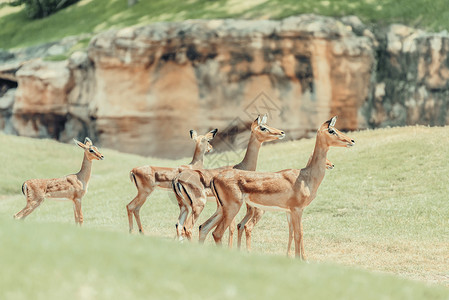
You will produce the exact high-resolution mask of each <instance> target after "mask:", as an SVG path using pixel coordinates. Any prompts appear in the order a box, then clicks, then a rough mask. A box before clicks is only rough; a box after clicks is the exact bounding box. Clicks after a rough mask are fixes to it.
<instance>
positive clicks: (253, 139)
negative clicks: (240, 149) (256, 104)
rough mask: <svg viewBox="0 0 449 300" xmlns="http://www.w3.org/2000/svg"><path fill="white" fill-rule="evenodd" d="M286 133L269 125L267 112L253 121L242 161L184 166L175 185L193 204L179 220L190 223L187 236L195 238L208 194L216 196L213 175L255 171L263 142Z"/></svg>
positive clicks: (181, 197) (180, 195) (178, 194)
mask: <svg viewBox="0 0 449 300" xmlns="http://www.w3.org/2000/svg"><path fill="white" fill-rule="evenodd" d="M284 137H285V133H284V131H282V130H279V129H276V128H273V127H270V126H268V125H267V115H266V114H265V115H264V116H262V117H260V116H258V117H257V119H256V120H254V122H253V123H252V124H251V136H250V139H249V142H248V147H247V150H246V154H245V157H244V158H243V160H242V161H241V162H240V163H239V164H237V165H234V166H225V167H221V168H216V169H209V170H202V169H198V170H184V171H182V172H181V173H180V174H179V175H178V176H177V177H176V178H175V180H174V181H173V188H174V190H175V194H176V197H177V198H178V199H179V200H178V201H183V202H184V204H185V205H186V207H189V208H191V210H192V213H191V215H190V216H189V219H188V220H187V221H186V222H185V220H186V217H187V215H188V214H189V213H190V211H188V212H185V213H184V215H182V216H180V221H179V224H180V225H183V224H184V223H186V226H185V227H184V228H183V229H184V233H185V235H186V236H187V238H189V239H191V237H192V228H193V226H194V225H195V222H196V221H197V220H198V217H199V215H200V214H201V212H202V211H203V209H204V206H205V205H206V202H207V198H208V197H213V193H212V191H211V190H210V184H209V183H210V180H211V179H212V177H213V176H215V175H217V174H219V173H220V172H222V171H223V170H226V169H240V170H249V171H255V170H256V166H257V159H258V156H259V150H260V147H261V146H262V143H264V142H269V141H273V140H277V139H283V138H284ZM217 205H218V204H217ZM204 228H206V229H207V228H208V224H203V225H201V226H200V232H201V229H202V230H203V231H204ZM180 230H181V227H178V235H179V232H180ZM233 232H234V226H231V228H230V230H229V246H230V247H232V237H233Z"/></svg>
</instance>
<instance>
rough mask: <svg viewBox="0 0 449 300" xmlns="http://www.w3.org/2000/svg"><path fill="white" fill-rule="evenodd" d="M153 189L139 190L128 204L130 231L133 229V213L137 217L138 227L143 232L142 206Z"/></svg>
mask: <svg viewBox="0 0 449 300" xmlns="http://www.w3.org/2000/svg"><path fill="white" fill-rule="evenodd" d="M152 191H153V190H149V191H140V190H139V191H138V192H137V196H136V197H135V198H134V199H133V200H132V201H131V202H129V203H128V205H127V206H126V210H127V211H128V221H129V233H132V231H133V215H134V218H135V219H136V223H137V227H138V228H139V232H140V233H143V228H142V223H141V222H140V208H141V207H142V205H143V204H144V203H145V201H146V200H147V198H148V196H149V195H150V194H151V192H152Z"/></svg>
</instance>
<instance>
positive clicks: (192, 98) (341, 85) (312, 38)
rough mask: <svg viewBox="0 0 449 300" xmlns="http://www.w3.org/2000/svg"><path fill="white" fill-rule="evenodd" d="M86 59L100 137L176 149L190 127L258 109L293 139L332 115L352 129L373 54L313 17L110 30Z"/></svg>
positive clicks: (364, 43)
mask: <svg viewBox="0 0 449 300" xmlns="http://www.w3.org/2000/svg"><path fill="white" fill-rule="evenodd" d="M89 58H90V59H91V60H92V61H93V64H94V65H95V82H96V90H95V96H94V97H93V98H94V99H95V101H96V102H97V108H98V110H97V111H96V120H97V130H98V131H99V132H100V134H99V138H100V141H101V143H102V144H103V145H106V146H108V147H118V148H119V149H120V150H123V151H133V149H141V152H140V153H141V154H155V153H171V154H174V155H180V156H181V155H186V154H187V152H185V148H186V146H189V144H188V143H189V141H188V140H187V139H186V138H185V135H186V132H188V130H189V129H191V128H195V129H197V130H199V131H201V132H202V131H206V130H209V129H211V128H215V127H217V128H219V129H221V130H222V131H223V129H225V133H229V134H230V135H235V133H236V132H242V131H243V129H244V128H245V126H246V125H248V124H249V123H250V122H251V121H252V120H253V119H254V118H255V117H256V116H257V114H258V113H264V112H268V113H269V114H270V117H271V118H270V124H271V125H273V126H276V127H279V128H282V129H283V130H285V131H286V132H287V135H288V136H289V137H290V138H291V139H296V138H300V137H304V136H308V135H309V133H310V132H313V133H314V132H315V131H316V128H317V127H318V126H319V124H320V123H322V122H323V120H326V119H327V118H329V116H330V115H339V117H340V121H339V126H340V127H341V128H345V129H350V130H351V129H352V130H354V129H357V128H358V120H357V119H358V111H359V108H360V106H361V105H362V104H363V103H364V101H366V99H367V97H368V92H369V86H370V84H369V81H370V76H371V73H370V71H371V66H372V64H373V60H374V58H373V52H372V45H371V41H370V39H369V38H367V37H359V36H356V35H355V34H354V33H353V32H352V31H351V30H350V29H348V28H347V27H346V26H344V25H343V24H342V23H341V22H339V21H336V20H334V19H331V18H324V17H316V16H302V17H295V18H288V19H285V20H283V21H236V20H220V21H217V20H215V21H186V22H182V23H160V24H156V25H154V26H147V27H142V28H126V29H122V30H120V31H109V32H106V33H103V34H100V35H98V36H96V37H95V38H94V39H93V40H92V42H91V45H90V48H89ZM236 118H237V120H236ZM231 132H232V133H231ZM246 135H247V133H246ZM229 138H231V139H238V138H235V137H229ZM116 141H121V143H120V145H116ZM225 144H226V143H223V145H225Z"/></svg>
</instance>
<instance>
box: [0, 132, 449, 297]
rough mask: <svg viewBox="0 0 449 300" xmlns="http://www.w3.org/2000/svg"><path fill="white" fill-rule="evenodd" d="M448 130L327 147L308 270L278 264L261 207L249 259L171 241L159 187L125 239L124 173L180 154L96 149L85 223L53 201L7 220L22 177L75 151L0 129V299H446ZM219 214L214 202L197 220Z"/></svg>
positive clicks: (304, 156) (267, 152) (282, 156)
mask: <svg viewBox="0 0 449 300" xmlns="http://www.w3.org/2000/svg"><path fill="white" fill-rule="evenodd" d="M337 125H338V124H337ZM448 133H449V128H448V127H444V128H428V127H406V128H393V129H381V130H371V131H362V132H355V133H350V134H349V135H350V136H351V137H352V138H354V139H355V140H356V146H355V147H353V148H351V149H344V148H333V149H331V150H330V151H329V155H328V158H329V159H330V160H331V161H332V162H333V163H334V164H335V169H334V170H331V171H327V174H326V177H325V178H324V180H323V182H322V184H321V187H320V189H319V191H318V196H317V198H316V199H315V200H314V201H313V202H312V204H311V205H310V206H309V207H308V208H307V209H306V210H305V213H304V217H303V219H304V231H305V249H306V254H307V255H308V258H309V260H310V262H311V263H310V264H304V263H301V262H299V261H296V260H292V259H288V258H285V250H286V244H287V236H288V230H287V224H286V220H285V214H283V213H274V212H268V213H266V214H265V215H264V217H263V218H262V220H261V222H260V223H259V224H258V226H257V227H256V228H255V229H254V231H253V253H251V254H247V253H245V252H237V251H228V250H226V249H220V248H216V247H215V246H214V245H213V242H212V240H211V238H210V237H209V238H208V240H207V241H206V245H205V246H200V245H197V243H196V242H193V243H184V244H179V243H176V242H174V241H173V240H172V238H173V237H174V233H175V228H174V224H175V222H176V218H177V216H178V213H179V209H178V207H177V205H176V204H175V201H174V199H173V196H171V195H169V194H168V193H167V192H164V191H160V190H157V191H155V192H154V193H153V194H152V195H151V196H150V198H149V200H148V201H147V203H146V204H145V205H144V206H143V208H142V210H141V216H142V221H143V225H144V228H145V231H146V236H143V237H141V236H135V235H132V236H130V235H128V233H127V232H128V224H127V223H128V222H127V214H126V209H125V206H126V204H127V203H128V202H129V201H131V200H132V198H133V197H134V196H135V194H136V190H135V187H134V186H133V184H132V183H131V182H130V180H129V178H128V172H129V170H130V169H131V168H132V167H134V166H139V165H145V164H152V165H161V166H162V165H163V166H176V165H178V164H181V163H185V162H187V161H188V159H187V158H185V159H181V160H177V161H172V160H161V159H154V158H143V157H140V156H136V155H129V154H121V153H118V152H116V151H112V150H107V149H100V151H101V152H102V153H103V154H104V155H105V157H106V158H105V160H104V161H95V162H94V166H93V176H92V178H91V182H90V184H89V192H88V193H87V195H86V196H85V197H84V198H83V213H84V225H83V227H82V228H77V227H76V226H75V225H74V217H73V209H72V205H71V203H69V202H57V201H51V200H48V201H45V202H44V203H43V204H42V205H41V206H40V207H39V208H38V209H36V211H34V212H33V213H32V214H31V215H30V216H28V218H27V219H26V220H25V221H24V222H20V221H14V220H12V215H13V214H14V213H16V212H17V211H19V210H20V209H22V208H23V206H24V205H25V199H24V197H23V195H22V194H21V191H20V187H21V184H22V182H23V181H25V180H26V179H30V178H51V177H58V176H62V175H65V174H70V173H74V172H76V171H77V170H78V169H79V166H80V164H81V159H82V150H81V149H79V148H78V147H77V146H75V145H65V144H59V143H57V142H54V141H49V140H34V139H28V138H23V137H14V136H7V135H2V134H0V142H1V144H2V145H4V147H3V151H2V157H1V161H0V162H1V164H0V165H1V167H0V178H2V184H1V185H0V243H1V245H2V246H1V247H0V260H1V261H2V268H1V271H0V298H2V299H8V298H9V299H29V298H33V299H43V298H46V299H47V298H53V299H56V298H60V296H61V295H71V297H72V298H73V299H102V298H111V297H114V298H131V297H137V298H150V297H153V298H180V297H181V296H182V295H186V297H187V298H233V297H234V296H235V295H238V296H240V298H248V297H252V298H258V297H262V298H272V295H276V296H278V297H282V298H286V297H288V296H289V295H290V296H291V295H297V294H298V295H299V294H301V295H304V298H314V299H329V298H340V299H351V298H352V299H359V298H360V295H366V296H363V298H364V299H365V298H366V299H369V297H371V298H372V299H380V298H385V299H411V298H415V299H448V298H449V290H448V289H447V287H446V288H444V287H442V286H449V270H448V268H447V261H448V258H449V218H448V216H449V201H447V194H448V193H449V187H448V185H447V182H449V178H448V176H449V175H448V174H449V173H448V171H447V163H446V162H447V161H448V159H449V152H448V151H447V150H446V149H447V148H448V147H449V140H448V139H447V135H448ZM313 144H314V140H301V141H295V142H285V143H276V144H271V145H265V146H263V148H262V150H261V153H260V160H259V167H258V170H261V171H276V170H280V169H284V168H301V167H303V166H304V165H305V163H306V162H307V160H308V157H309V155H310V153H311V152H312V149H313ZM192 147H193V145H192ZM230 157H232V160H234V159H235V162H237V161H238V159H239V158H237V157H235V156H230ZM211 161H213V158H211V157H206V163H207V162H211ZM233 162H234V161H232V163H233ZM214 210H215V205H214V204H212V203H209V204H208V205H207V207H206V209H205V211H204V213H203V214H202V216H201V218H200V221H199V222H202V221H204V220H205V219H206V218H207V217H209V216H210V215H211V214H212V213H213V211H214ZM243 213H244V209H242V211H241V212H240V216H239V217H241V216H242V214H243ZM195 234H197V232H195ZM343 266H344V267H343ZM353 268H355V269H353ZM360 269H364V271H362V270H360ZM366 270H368V271H374V272H375V273H383V275H380V274H374V273H369V272H367V271H366ZM385 274H390V275H391V274H392V275H395V276H394V277H392V276H390V275H385ZM400 277H402V278H400ZM404 278H407V279H413V280H418V281H421V282H413V281H408V280H404ZM424 283H434V284H437V285H432V286H426V285H425V284H424ZM111 295H112V296H111Z"/></svg>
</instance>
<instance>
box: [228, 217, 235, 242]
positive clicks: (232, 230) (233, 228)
mask: <svg viewBox="0 0 449 300" xmlns="http://www.w3.org/2000/svg"><path fill="white" fill-rule="evenodd" d="M234 231H235V217H234V218H233V219H232V222H231V224H230V225H229V241H228V247H229V249H232V244H233V241H234Z"/></svg>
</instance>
